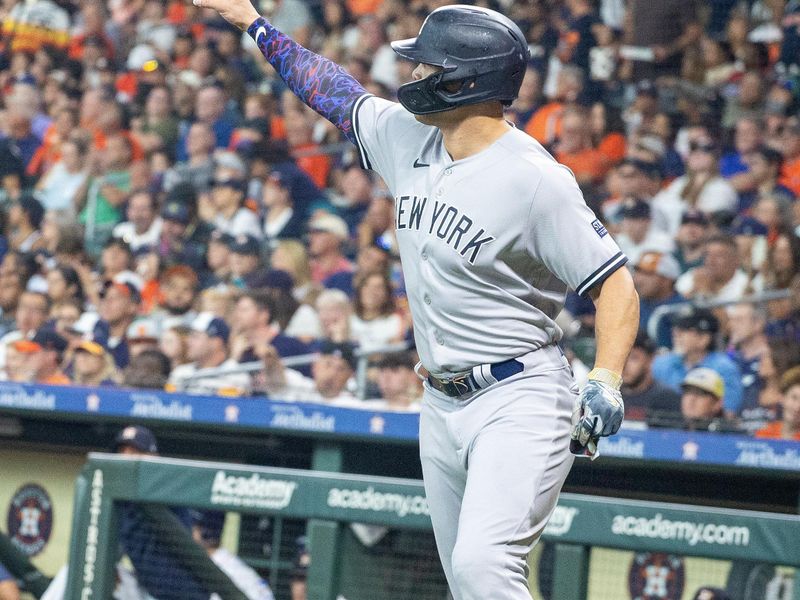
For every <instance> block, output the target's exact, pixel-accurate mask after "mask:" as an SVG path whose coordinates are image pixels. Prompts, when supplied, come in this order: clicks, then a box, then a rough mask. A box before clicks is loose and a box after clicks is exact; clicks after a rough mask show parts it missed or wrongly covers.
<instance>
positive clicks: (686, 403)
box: [681, 367, 725, 431]
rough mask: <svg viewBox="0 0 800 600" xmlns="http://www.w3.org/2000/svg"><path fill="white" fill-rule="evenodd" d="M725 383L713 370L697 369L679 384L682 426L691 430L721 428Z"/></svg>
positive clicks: (690, 372)
mask: <svg viewBox="0 0 800 600" xmlns="http://www.w3.org/2000/svg"><path fill="white" fill-rule="evenodd" d="M724 398H725V383H724V382H723V381H722V377H720V374H719V373H717V372H716V371H715V370H714V369H709V368H707V367H697V368H695V369H692V370H691V371H689V372H688V373H687V374H686V376H685V377H684V378H683V382H682V383H681V416H682V417H683V426H684V427H685V428H686V429H691V430H698V429H699V430H706V431H719V430H720V428H721V426H722V420H723V417H724V413H723V410H722V408H723V402H724Z"/></svg>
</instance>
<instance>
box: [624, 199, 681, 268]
mask: <svg viewBox="0 0 800 600" xmlns="http://www.w3.org/2000/svg"><path fill="white" fill-rule="evenodd" d="M620 215H621V216H622V224H621V228H620V229H621V231H620V233H619V234H617V236H616V237H615V239H616V240H617V244H618V245H619V247H620V250H622V251H623V252H624V253H625V255H626V256H627V257H628V258H629V259H630V261H631V262H632V263H635V262H636V261H637V259H638V258H639V255H640V254H641V253H642V252H644V251H645V250H656V251H660V252H671V251H672V248H673V246H674V242H673V241H672V238H671V237H670V236H669V235H667V234H666V233H664V232H663V231H659V230H658V229H656V228H655V227H654V226H653V218H652V211H651V208H650V204H649V203H648V202H646V201H645V200H642V199H640V198H628V199H626V200H625V201H624V202H623V203H622V208H621V210H620Z"/></svg>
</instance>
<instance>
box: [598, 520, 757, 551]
mask: <svg viewBox="0 0 800 600" xmlns="http://www.w3.org/2000/svg"><path fill="white" fill-rule="evenodd" d="M611 533H613V534H614V535H623V536H627V537H636V538H651V539H661V540H677V541H682V542H686V543H687V544H689V545H690V546H696V545H697V544H699V543H700V542H702V543H704V544H715V545H719V546H749V545H750V528H749V527H735V526H730V525H722V524H717V523H692V522H689V521H672V520H670V519H665V518H664V517H663V516H662V515H661V513H657V514H656V515H655V516H654V517H653V518H652V519H646V518H644V517H633V516H625V515H616V516H615V517H614V519H613V520H612V521H611Z"/></svg>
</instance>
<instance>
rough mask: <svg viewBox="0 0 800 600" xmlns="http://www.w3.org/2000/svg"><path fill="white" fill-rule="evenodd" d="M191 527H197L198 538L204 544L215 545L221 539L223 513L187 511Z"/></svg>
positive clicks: (215, 511)
mask: <svg viewBox="0 0 800 600" xmlns="http://www.w3.org/2000/svg"><path fill="white" fill-rule="evenodd" d="M189 516H190V517H191V519H192V526H193V527H197V528H198V530H199V533H200V537H201V538H202V540H203V541H204V542H207V543H209V544H213V545H216V544H218V543H219V541H220V540H221V539H222V529H223V527H224V526H225V513H224V512H223V511H221V510H192V511H189Z"/></svg>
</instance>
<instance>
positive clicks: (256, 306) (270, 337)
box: [231, 290, 309, 363]
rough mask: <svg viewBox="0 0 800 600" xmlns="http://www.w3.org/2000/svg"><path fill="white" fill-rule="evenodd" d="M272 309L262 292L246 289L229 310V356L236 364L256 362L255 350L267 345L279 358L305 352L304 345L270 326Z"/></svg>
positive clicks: (305, 346) (271, 304)
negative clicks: (230, 317) (230, 324)
mask: <svg viewBox="0 0 800 600" xmlns="http://www.w3.org/2000/svg"><path fill="white" fill-rule="evenodd" d="M274 315H275V307H274V302H273V300H272V298H271V297H270V295H269V294H268V293H267V292H265V291H263V290H248V291H247V292H245V293H244V294H243V295H242V296H241V297H240V298H239V299H238V300H237V301H236V306H235V309H234V311H233V331H232V335H231V356H232V357H233V358H235V359H236V360H238V361H239V362H242V363H246V362H251V361H256V360H258V356H256V354H255V349H256V348H258V347H259V346H262V345H264V344H269V345H271V346H272V347H273V348H275V350H276V351H277V353H278V356H280V357H287V356H297V355H299V354H305V353H307V352H309V349H308V346H307V345H306V344H304V343H303V342H301V341H300V340H298V339H297V338H293V337H290V336H288V335H285V334H284V333H282V332H281V330H280V328H279V327H278V326H277V325H276V324H275V323H274Z"/></svg>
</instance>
